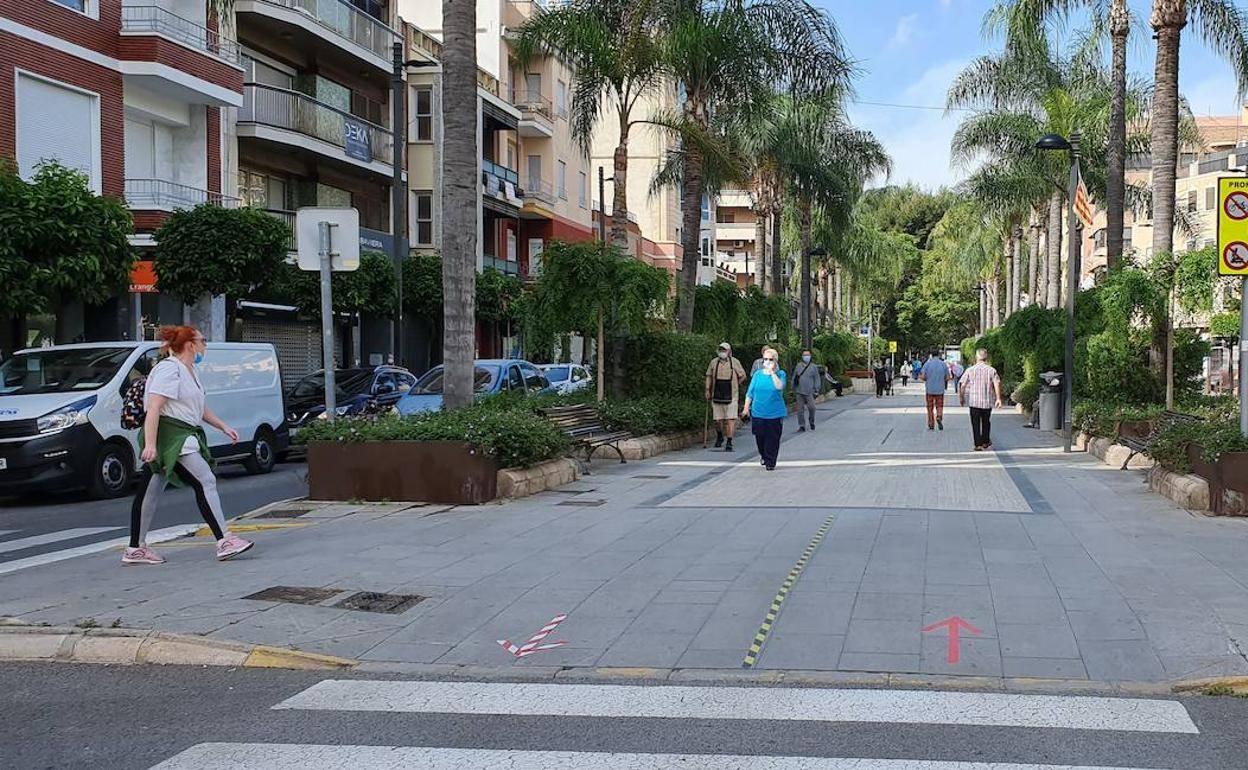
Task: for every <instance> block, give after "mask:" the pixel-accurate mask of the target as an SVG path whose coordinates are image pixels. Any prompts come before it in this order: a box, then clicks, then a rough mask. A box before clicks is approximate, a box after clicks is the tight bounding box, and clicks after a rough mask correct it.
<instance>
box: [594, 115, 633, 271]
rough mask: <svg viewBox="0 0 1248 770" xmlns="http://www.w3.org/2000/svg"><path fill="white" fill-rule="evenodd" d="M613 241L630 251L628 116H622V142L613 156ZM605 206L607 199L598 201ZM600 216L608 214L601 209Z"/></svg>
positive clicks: (616, 147)
mask: <svg viewBox="0 0 1248 770" xmlns="http://www.w3.org/2000/svg"><path fill="white" fill-rule="evenodd" d="M611 164H612V167H611V243H612V244H614V245H616V246H619V247H620V248H621V249H624V250H625V251H628V117H627V116H624V115H621V116H620V143H619V144H617V145H616V146H615V154H614V155H613V156H612V158H611ZM598 205H599V206H603V207H605V206H606V205H607V204H606V201H598ZM598 216H600V217H601V216H606V214H605V212H602V211H599V212H598Z"/></svg>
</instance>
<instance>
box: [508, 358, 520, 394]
mask: <svg viewBox="0 0 1248 770" xmlns="http://www.w3.org/2000/svg"><path fill="white" fill-rule="evenodd" d="M507 389H508V390H524V378H523V377H521V376H520V368H519V367H518V366H516V365H515V364H512V365H511V366H509V367H507Z"/></svg>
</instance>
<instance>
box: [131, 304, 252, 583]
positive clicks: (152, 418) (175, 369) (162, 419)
mask: <svg viewBox="0 0 1248 770" xmlns="http://www.w3.org/2000/svg"><path fill="white" fill-rule="evenodd" d="M160 338H161V340H162V341H163V342H164V345H162V346H161V352H162V353H164V354H166V357H165V358H164V359H162V360H161V361H160V362H158V363H157V364H156V365H155V366H153V367H152V371H151V374H149V375H148V376H147V382H146V384H145V386H144V395H143V407H144V417H143V427H142V428H141V429H140V430H139V440H138V442H139V446H141V447H143V450H142V452H141V453H140V457H141V459H142V460H143V463H144V465H143V473H142V475H141V476H140V477H139V485H138V490H137V491H136V493H135V496H134V503H133V504H132V505H131V506H130V545H129V547H128V548H126V549H125V550H124V551H123V552H122V555H121V561H122V563H123V564H163V563H164V561H165V560H164V559H163V558H162V557H161V556H159V555H158V554H157V553H156V552H155V551H153V550H152V549H151V548H149V547H148V545H147V532H148V529H149V528H150V527H151V524H152V518H153V516H154V515H155V513H156V506H157V503H158V502H159V499H160V494H161V492H163V491H164V489H165V486H166V485H169V484H172V485H173V486H175V487H182V486H186V487H190V488H191V489H192V490H193V491H194V492H195V502H196V503H197V504H198V506H199V513H200V515H201V516H203V517H204V522H205V523H206V524H207V525H208V529H209V530H211V531H212V535H213V537H214V538H216V540H217V559H219V560H221V561H224V560H226V559H229V558H231V557H234V556H237V555H238V554H240V553H242V552H243V551H246V550H247V549H249V548H251V547H252V545H254V543H251V542H250V541H247V540H244V539H242V538H241V537H239V536H238V535H236V534H234V533H233V532H230V531H229V529H227V528H226V524H225V514H224V513H222V511H221V499H220V497H219V496H218V495H217V479H216V477H215V476H214V475H213V473H212V468H213V462H212V456H211V455H210V454H209V452H208V437H207V435H206V434H205V433H204V425H205V424H207V425H210V426H212V427H213V428H216V429H217V430H219V431H221V432H222V433H224V434H225V435H227V436H229V438H230V441H232V442H235V443H237V442H238V432H237V431H235V430H234V429H233V428H231V427H230V426H229V425H227V424H226V423H225V422H224V421H223V420H222V419H221V418H220V417H217V416H216V415H215V414H213V413H212V410H211V409H209V408H208V407H207V405H206V403H205V401H206V397H205V393H204V386H203V384H202V383H201V381H200V378H199V374H198V372H197V371H196V369H195V367H196V365H197V364H199V363H200V362H201V361H203V359H204V354H205V351H206V350H207V343H206V342H205V340H204V335H202V334H200V333H199V331H198V330H197V329H196V328H195V327H193V326H166V327H164V328H162V329H161V330H160Z"/></svg>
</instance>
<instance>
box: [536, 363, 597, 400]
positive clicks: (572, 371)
mask: <svg viewBox="0 0 1248 770" xmlns="http://www.w3.org/2000/svg"><path fill="white" fill-rule="evenodd" d="M539 368H540V369H541V370H542V374H544V375H546V379H548V380H550V384H551V386H552V387H554V389H555V391H556V392H558V393H563V394H567V393H575V392H577V391H578V390H586V389H588V388H592V387H593V386H594V378H593V377H591V376H590V374H589V370H588V369H586V368H585V367H583V366H581V365H580V364H542V365H541V367H539Z"/></svg>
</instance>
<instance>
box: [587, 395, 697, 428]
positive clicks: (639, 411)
mask: <svg viewBox="0 0 1248 770" xmlns="http://www.w3.org/2000/svg"><path fill="white" fill-rule="evenodd" d="M598 414H600V415H601V416H602V420H603V422H604V423H605V424H606V426H607V427H608V428H610V429H612V430H626V431H629V432H630V433H632V434H633V435H635V436H645V435H648V434H651V433H674V432H677V431H686V430H696V429H698V428H701V427H702V426H703V424H704V423H705V421H706V419H707V418H706V415H707V405H706V402H705V401H703V400H701V399H683V398H679V399H672V398H662V397H659V396H650V397H647V398H632V399H624V400H621V401H612V400H607V401H604V402H603V403H602V404H600V405H599V406H598Z"/></svg>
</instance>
